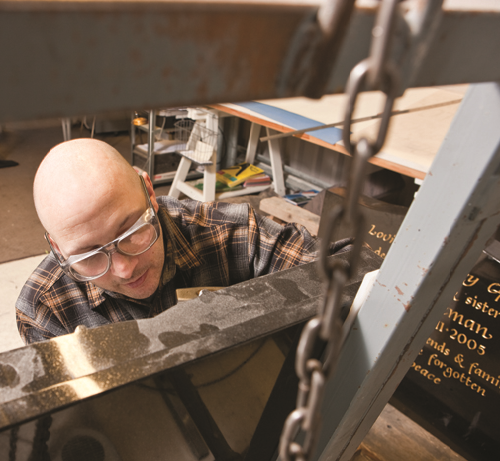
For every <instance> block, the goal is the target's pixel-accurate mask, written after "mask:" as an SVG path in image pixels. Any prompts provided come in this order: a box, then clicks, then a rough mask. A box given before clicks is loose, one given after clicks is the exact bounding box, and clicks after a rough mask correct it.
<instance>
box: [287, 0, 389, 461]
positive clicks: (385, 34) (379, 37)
mask: <svg viewBox="0 0 500 461" xmlns="http://www.w3.org/2000/svg"><path fill="white" fill-rule="evenodd" d="M397 4H398V0H382V2H381V5H380V7H379V11H378V14H377V20H376V23H375V26H374V28H373V30H372V35H373V41H372V47H371V50H370V56H369V57H368V58H367V59H364V60H363V61H361V62H360V63H359V64H357V65H356V66H355V67H354V68H353V69H352V71H351V74H350V75H349V81H348V83H347V87H346V92H347V93H348V95H349V101H348V104H347V108H346V114H345V123H344V131H343V141H344V145H345V147H346V148H347V149H348V151H349V152H350V153H351V155H352V156H353V159H352V163H351V170H350V178H349V185H348V193H347V197H346V200H345V203H344V204H343V205H342V206H340V207H338V208H336V209H334V210H332V211H331V212H330V213H329V215H328V217H327V223H326V226H325V230H326V232H325V234H324V236H323V239H322V241H321V245H320V256H319V271H320V274H321V276H322V278H323V279H324V282H325V283H324V285H325V295H324V299H323V303H322V305H321V306H320V309H319V312H318V315H317V316H316V317H314V318H313V319H311V320H310V321H309V322H308V323H307V324H306V326H305V327H304V329H303V331H302V335H301V338H300V341H299V344H298V347H297V356H296V363H295V370H296V373H297V376H298V377H299V389H298V395H297V405H296V410H294V411H293V412H292V413H290V415H289V416H288V418H287V420H286V421H285V425H284V428H283V432H282V434H281V440H280V458H281V461H308V460H310V459H311V457H312V454H313V450H314V448H315V445H316V439H317V437H318V436H319V425H320V407H321V403H322V401H323V395H324V392H325V384H326V382H327V380H328V378H329V377H330V376H331V374H332V373H333V371H334V369H335V367H336V364H337V362H338V358H339V356H340V351H341V348H342V344H343V342H344V340H345V337H344V335H343V330H342V327H343V322H342V319H341V308H342V292H343V289H344V287H345V285H346V283H347V282H348V281H349V279H350V278H351V277H352V276H353V275H354V273H355V272H356V267H357V263H358V261H359V256H360V252H361V247H362V244H363V235H364V230H365V227H366V219H365V217H364V215H363V212H362V210H361V209H360V208H359V206H358V203H359V197H360V195H361V193H362V191H363V185H364V178H365V172H366V167H367V164H368V161H369V160H370V159H371V158H372V157H373V156H374V155H376V154H377V153H378V152H379V151H380V149H381V148H382V146H383V144H384V141H385V138H386V136H387V130H388V127H389V120H390V115H391V112H392V107H393V105H394V100H395V99H396V96H397V95H398V91H399V74H398V71H397V69H396V67H395V66H394V65H393V63H392V62H391V61H390V58H389V56H390V46H391V40H392V38H393V29H394V23H395V17H396V12H397ZM366 88H368V89H370V90H381V91H383V92H384V93H385V95H386V100H385V105H384V110H383V113H382V118H381V122H380V126H379V131H378V133H377V137H376V138H375V139H374V140H371V141H370V140H368V139H367V138H361V139H360V140H359V141H357V142H356V143H352V141H351V134H350V133H351V131H350V127H351V119H352V114H353V112H354V108H355V105H356V99H357V96H358V94H359V93H360V92H361V91H362V90H364V89H366ZM341 225H343V226H345V227H347V228H348V229H351V232H352V235H353V236H354V243H353V247H352V250H351V252H350V257H349V262H348V263H346V262H344V261H341V260H331V259H329V258H328V255H329V247H330V242H331V241H332V240H334V235H335V230H336V228H338V227H340V226H341ZM319 350H322V351H323V352H322V353H321V356H320V357H319V358H318V357H317V356H314V354H319V353H320V352H318V351H319ZM299 434H300V435H301V438H300V440H303V442H302V443H299V442H298V441H296V440H297V439H298V437H299Z"/></svg>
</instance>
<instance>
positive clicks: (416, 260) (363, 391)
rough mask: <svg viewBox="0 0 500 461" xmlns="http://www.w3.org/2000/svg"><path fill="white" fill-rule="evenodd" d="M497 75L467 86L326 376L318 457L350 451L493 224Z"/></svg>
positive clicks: (499, 116)
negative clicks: (336, 361) (335, 365)
mask: <svg viewBox="0 0 500 461" xmlns="http://www.w3.org/2000/svg"><path fill="white" fill-rule="evenodd" d="M498 126H500V84H497V83H484V84H478V85H473V86H471V88H470V90H469V92H468V93H467V95H466V97H465V99H464V101H463V102H462V105H461V107H460V109H459V111H458V113H457V115H456V117H455V119H454V121H453V123H452V125H451V128H450V131H449V133H448V136H447V137H446V139H445V142H444V143H443V145H442V147H441V149H440V151H439V152H438V155H437V157H436V159H435V161H434V163H433V165H432V167H431V170H430V172H429V174H428V175H427V177H426V179H425V181H424V183H423V185H422V187H421V189H420V191H419V192H418V195H417V198H416V200H415V201H414V203H413V205H412V206H411V208H410V210H409V212H408V214H407V216H406V218H405V220H404V221H403V224H402V225H401V228H400V231H399V232H398V234H397V237H396V239H395V241H394V243H393V245H392V247H391V249H390V250H389V253H388V254H387V257H386V259H385V261H384V263H383V265H382V267H381V269H380V271H379V274H378V276H377V278H376V280H375V282H374V284H373V288H372V290H371V292H370V294H369V296H368V297H367V300H366V302H365V303H364V305H363V307H362V308H361V311H360V313H359V315H358V319H357V321H356V324H355V325H354V327H353V329H352V331H351V334H350V337H349V338H348V341H347V343H346V344H345V346H344V350H343V353H342V357H341V359H340V363H339V367H338V369H337V372H336V374H335V376H334V378H333V379H332V380H331V382H330V383H329V386H328V389H327V391H326V395H327V397H326V399H325V403H324V407H323V418H324V424H323V431H322V434H321V439H320V447H319V449H318V453H319V454H320V455H318V459H320V460H321V461H326V460H342V461H347V460H349V459H351V457H352V456H353V454H354V452H355V450H356V448H357V447H358V446H359V444H360V443H361V441H362V439H363V437H364V435H365V434H366V432H367V431H368V430H369V428H370V427H371V425H372V424H373V423H374V421H375V419H376V418H377V416H378V415H379V414H380V412H381V411H382V409H383V407H384V405H385V404H386V403H387V401H388V400H389V398H390V397H391V395H392V393H393V392H394V390H395V389H396V387H397V385H398V384H399V382H400V381H401V379H402V378H403V377H404V375H405V374H406V372H407V371H408V369H409V367H410V365H411V363H412V361H413V360H414V358H415V357H416V356H417V354H418V353H419V351H420V349H421V348H422V346H423V345H424V343H425V340H426V339H427V338H428V337H429V336H430V334H431V332H432V330H433V329H434V327H435V326H436V324H437V322H438V320H439V318H440V317H441V315H442V313H443V311H444V310H445V308H446V306H447V305H448V304H449V303H450V301H451V299H452V297H453V294H454V293H455V292H456V290H457V288H458V287H459V286H460V284H461V283H462V281H463V280H464V278H465V276H466V274H467V272H468V271H469V270H470V268H471V267H472V266H473V264H474V263H475V261H476V260H477V258H478V256H479V254H480V253H481V251H482V250H483V248H484V246H485V243H486V241H487V239H489V238H490V237H491V236H492V235H493V233H494V231H495V230H496V228H497V227H498V225H499V224H500V213H499V211H500V205H499V203H498V197H499V194H500V176H499V175H500V133H499V132H498Z"/></svg>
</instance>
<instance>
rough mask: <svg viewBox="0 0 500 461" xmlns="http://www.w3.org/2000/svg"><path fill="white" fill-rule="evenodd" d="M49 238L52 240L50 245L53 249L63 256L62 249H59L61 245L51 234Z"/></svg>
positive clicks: (48, 235)
mask: <svg viewBox="0 0 500 461" xmlns="http://www.w3.org/2000/svg"><path fill="white" fill-rule="evenodd" d="M47 237H48V239H49V240H50V244H51V245H52V248H54V250H56V251H57V252H58V253H59V254H60V255H61V256H62V253H61V249H60V248H59V245H58V244H57V243H56V242H54V240H53V238H52V237H51V236H50V234H47Z"/></svg>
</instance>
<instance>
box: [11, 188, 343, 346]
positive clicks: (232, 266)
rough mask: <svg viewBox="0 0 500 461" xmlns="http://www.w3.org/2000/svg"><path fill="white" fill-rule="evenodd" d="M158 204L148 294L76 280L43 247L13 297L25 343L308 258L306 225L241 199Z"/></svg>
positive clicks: (146, 312) (153, 310) (145, 312)
mask: <svg viewBox="0 0 500 461" xmlns="http://www.w3.org/2000/svg"><path fill="white" fill-rule="evenodd" d="M158 203H159V205H160V207H159V210H158V218H159V221H160V224H161V227H162V231H163V239H164V247H165V263H164V267H163V271H162V275H161V279H160V284H159V287H158V289H157V290H156V292H155V295H154V296H153V298H152V299H148V300H140V299H132V298H128V297H126V296H124V295H121V294H119V293H114V292H109V291H106V290H103V289H102V288H99V287H97V286H95V285H94V284H93V283H92V282H75V281H74V280H72V279H71V278H70V277H68V276H67V275H66V274H65V273H64V272H63V271H62V270H61V268H60V267H59V265H58V263H57V261H56V259H55V257H54V255H53V254H50V255H48V256H47V257H46V258H45V259H44V260H43V261H42V262H41V264H40V265H39V266H38V267H37V269H36V270H35V271H34V272H33V274H32V275H31V277H30V278H29V279H28V281H27V282H26V284H25V286H24V287H23V289H22V291H21V294H20V296H19V298H18V300H17V303H16V317H17V326H18V329H19V333H20V335H21V337H22V339H23V340H24V342H25V343H26V344H30V343H33V342H37V341H43V340H47V339H50V338H52V337H55V336H60V335H64V334H68V333H72V332H73V331H74V330H75V328H76V327H77V326H78V325H85V326H86V327H87V328H93V327H97V326H100V325H104V324H108V323H112V322H121V321H125V320H133V319H140V318H149V317H153V316H155V315H157V314H159V313H160V312H163V311H164V310H166V309H168V308H169V307H171V306H173V305H175V304H176V303H177V297H176V293H175V290H176V289H178V288H187V287H197V286H229V285H233V284H235V283H239V282H242V281H245V280H248V279H250V278H252V277H257V276H260V275H263V274H269V273H272V272H276V271H279V270H283V269H288V268H290V267H293V266H296V265H298V264H303V263H307V262H311V261H313V260H314V259H315V243H316V240H315V239H314V238H313V237H311V235H310V234H309V232H308V231H307V230H306V229H305V228H303V227H302V226H296V225H294V224H288V225H286V226H284V227H283V226H280V225H279V224H277V223H275V222H273V221H271V220H270V219H267V218H264V217H262V216H259V215H258V214H256V213H255V212H254V210H253V208H252V207H250V206H249V205H248V204H227V203H222V202H218V203H202V202H196V201H182V202H180V201H178V200H176V199H173V198H171V197H158ZM341 246H343V245H338V247H341ZM337 249H338V248H337Z"/></svg>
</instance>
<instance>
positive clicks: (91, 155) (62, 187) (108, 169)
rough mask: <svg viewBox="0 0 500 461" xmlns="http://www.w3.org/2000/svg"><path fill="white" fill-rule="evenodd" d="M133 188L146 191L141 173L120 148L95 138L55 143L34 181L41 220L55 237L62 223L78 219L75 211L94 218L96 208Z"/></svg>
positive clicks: (82, 215) (36, 204)
mask: <svg viewBox="0 0 500 461" xmlns="http://www.w3.org/2000/svg"><path fill="white" fill-rule="evenodd" d="M131 189H132V191H137V192H138V193H142V192H141V185H140V180H139V177H138V175H137V173H136V172H135V171H134V170H133V168H132V167H131V166H130V165H129V164H128V163H127V161H126V160H125V159H124V158H123V157H122V156H121V155H120V153H119V152H118V151H117V150H116V149H114V148H113V147H112V146H110V145H109V144H107V143H105V142H102V141H98V140H95V139H74V140H72V141H67V142H64V143H62V144H59V145H57V146H56V147H54V148H53V149H52V150H51V151H50V152H49V153H48V154H47V156H46V157H45V158H44V160H43V161H42V163H41V164H40V167H39V168H38V171H37V174H36V177H35V182H34V185H33V192H34V200H35V207H36V210H37V213H38V216H39V218H40V221H41V222H42V224H43V226H44V227H45V229H46V230H47V231H48V232H49V233H50V234H52V235H53V236H54V237H55V238H57V234H58V231H59V228H60V227H61V226H65V225H66V223H68V222H71V221H72V220H73V221H74V219H75V213H78V214H79V215H80V217H81V218H83V219H85V218H88V219H90V218H91V214H92V213H93V212H94V211H95V209H96V208H101V207H103V206H104V207H105V206H106V204H112V202H113V200H114V199H115V198H116V196H117V194H122V193H126V192H127V191H128V192H129V193H130V192H132V191H131ZM101 209H102V208H101ZM110 212H111V211H110ZM86 214H87V215H88V216H86Z"/></svg>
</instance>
